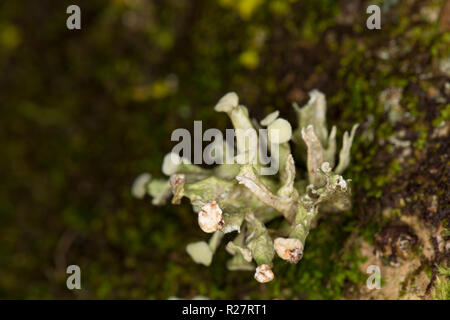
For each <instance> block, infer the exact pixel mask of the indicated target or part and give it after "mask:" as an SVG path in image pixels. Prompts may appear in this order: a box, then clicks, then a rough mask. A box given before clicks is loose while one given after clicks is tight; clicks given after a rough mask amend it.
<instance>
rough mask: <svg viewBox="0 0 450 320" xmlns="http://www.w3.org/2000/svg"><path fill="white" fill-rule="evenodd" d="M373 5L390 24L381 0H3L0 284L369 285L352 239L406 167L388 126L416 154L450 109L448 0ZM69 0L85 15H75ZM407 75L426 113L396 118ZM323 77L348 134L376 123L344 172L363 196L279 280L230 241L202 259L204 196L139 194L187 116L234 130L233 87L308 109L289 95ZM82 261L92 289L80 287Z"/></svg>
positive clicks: (185, 292)
mask: <svg viewBox="0 0 450 320" xmlns="http://www.w3.org/2000/svg"><path fill="white" fill-rule="evenodd" d="M373 3H378V4H379V5H380V6H381V8H382V14H383V18H382V30H368V29H367V28H366V26H365V25H366V18H367V17H368V15H367V14H366V13H365V8H366V7H367V5H368V2H366V1H337V0H314V1H306V0H272V1H269V0H240V1H239V0H216V1H207V0H195V1H194V0H154V1H145V0H113V1H100V0H89V1H88V0H76V1H72V0H71V1H56V0H53V1H51V0H39V1H13V0H5V1H1V2H0V71H1V77H0V147H1V148H0V150H1V151H0V152H1V157H0V177H1V183H0V298H26V299H30V298H44V299H48V298H59V299H66V298H86V299H105V298H122V299H128V298H138V299H155V298H159V299H166V298H168V297H169V296H178V297H182V298H191V297H193V296H195V295H198V294H202V295H205V296H208V297H210V298H218V299H226V298H236V299H242V298H266V299H273V298H286V299H289V298H312V299H321V298H329V299H338V298H353V297H357V294H358V287H359V286H360V285H361V284H362V283H364V281H365V277H366V276H365V275H364V274H363V273H362V272H361V271H360V270H359V268H358V265H359V264H360V263H361V262H362V261H363V260H364V258H363V257H361V255H360V254H359V251H358V248H351V249H348V248H346V249H345V250H344V249H343V247H344V244H345V243H346V241H347V240H348V238H349V237H352V236H354V234H355V233H357V234H358V235H361V236H364V237H365V238H367V239H368V241H370V240H371V239H372V238H373V235H374V233H375V232H377V231H379V230H380V228H381V226H382V225H383V221H382V218H380V217H379V216H380V210H381V209H380V208H379V207H380V206H381V205H380V206H378V207H377V205H378V204H380V203H383V201H385V202H386V201H387V202H389V201H391V202H392V199H391V197H390V196H389V195H388V196H387V197H386V196H385V191H386V188H388V186H389V185H390V184H392V183H395V181H396V180H395V177H397V176H398V175H399V174H401V172H402V166H401V165H400V164H399V163H398V161H397V162H396V159H395V152H393V149H392V148H390V147H389V146H386V145H383V144H379V143H377V141H379V140H380V139H381V140H382V139H385V138H386V137H389V136H390V135H391V134H392V133H393V132H394V131H395V130H397V129H398V128H399V127H398V126H400V127H401V128H403V129H404V130H407V132H409V133H410V135H409V137H410V139H411V140H412V141H414V143H415V144H414V148H415V149H414V151H413V158H414V157H415V159H416V162H415V163H412V164H410V165H411V166H413V165H417V164H418V163H420V159H422V158H421V157H422V155H421V153H420V152H428V151H427V150H428V149H427V148H426V147H424V145H425V146H427V145H428V144H427V141H428V140H427V139H431V138H430V134H428V132H429V131H428V130H431V129H432V128H433V127H434V126H436V125H438V124H440V123H441V122H442V121H447V120H448V117H449V114H450V111H449V110H450V109H449V105H448V100H444V102H442V100H441V102H432V99H431V98H428V97H427V96H426V93H427V92H428V91H427V90H428V89H429V87H430V86H432V87H434V88H437V90H438V91H440V92H441V93H442V95H444V97H446V98H448V95H447V96H445V93H443V92H444V85H445V81H446V80H445V79H446V77H448V74H445V72H446V71H445V70H447V72H448V69H445V68H444V69H442V68H440V66H441V65H442V61H444V62H445V60H443V59H445V58H446V57H448V56H449V48H448V44H449V42H450V36H449V33H448V32H444V31H445V26H444V27H442V25H443V24H442V22H440V21H441V20H440V19H439V14H440V9H441V7H442V4H443V1H395V0H390V1H375V0H374V1H371V2H370V4H373ZM70 4H77V5H79V6H80V8H81V21H82V22H81V25H82V29H81V30H68V29H67V28H66V19H67V17H68V14H66V8H67V6H69V5H70ZM443 28H444V29H443ZM436 70H437V71H436ZM442 70H443V71H442ZM429 73H432V74H433V75H434V76H431V78H430V77H428V78H427V77H422V75H424V74H425V75H426V74H429ZM391 86H395V87H400V88H402V89H403V98H402V99H403V100H402V106H403V108H404V109H403V110H402V112H404V113H406V112H407V113H408V114H410V115H412V117H413V118H412V120H411V121H409V120H408V121H407V122H401V123H400V124H396V125H392V124H391V123H389V122H388V121H387V119H388V113H387V111H386V109H385V108H384V106H383V104H382V103H380V101H379V99H378V97H379V95H380V92H381V91H382V90H384V89H386V88H387V87H391ZM314 88H318V89H319V90H321V91H323V92H325V94H326V95H327V98H328V106H329V111H328V116H329V125H334V124H336V125H338V127H339V128H340V130H339V134H340V135H342V133H343V131H344V130H349V129H350V128H351V125H352V124H353V123H355V122H358V123H360V124H361V129H360V130H361V134H360V135H359V136H358V138H357V139H356V141H355V144H354V147H353V148H354V150H355V152H354V158H353V159H354V160H353V164H352V165H351V168H350V169H349V170H348V171H347V173H346V177H347V178H351V179H353V183H354V189H355V199H356V200H355V207H354V209H353V210H351V211H350V212H346V213H342V214H340V215H336V216H331V217H326V218H324V219H323V221H321V222H320V223H319V226H318V227H317V229H315V230H313V231H312V232H311V236H310V238H309V239H308V242H309V243H308V248H307V249H308V250H306V252H305V257H304V258H303V260H302V261H301V262H300V263H299V265H297V266H291V265H287V264H284V263H281V262H277V263H276V265H275V272H276V274H277V280H276V281H274V282H272V283H270V284H268V285H260V284H258V283H256V282H255V281H254V280H253V279H252V275H251V273H246V272H232V273H231V272H228V271H227V270H226V268H225V261H226V260H227V258H228V256H227V253H226V252H225V250H223V249H224V248H223V246H222V247H221V248H220V249H219V250H218V253H217V254H216V256H215V258H214V261H213V264H212V266H211V267H210V268H206V267H203V266H200V265H196V264H194V263H193V262H192V261H191V259H190V258H189V257H188V256H187V254H186V253H185V245H186V244H187V243H188V242H190V241H196V240H199V239H204V238H206V237H205V234H203V233H202V232H201V231H200V229H199V228H198V227H197V225H196V222H195V221H196V218H195V215H194V214H193V213H192V210H191V208H190V206H189V205H188V204H187V203H183V204H182V205H181V206H172V205H168V206H165V207H154V206H152V205H151V203H150V201H149V199H148V198H146V201H139V200H136V199H133V198H132V197H131V195H130V187H131V184H132V182H133V180H134V178H135V177H136V176H137V175H138V174H140V173H142V172H150V173H152V174H153V176H156V177H161V176H162V173H161V162H162V158H163V156H164V154H165V153H167V152H169V151H170V150H171V148H172V146H173V143H172V142H171V141H170V134H171V132H172V131H173V130H174V129H176V128H179V127H182V128H188V129H192V127H193V121H194V120H203V126H204V128H206V127H215V128H220V129H225V128H227V127H230V124H229V122H228V119H227V118H226V116H225V115H223V114H217V113H214V112H213V106H214V104H215V103H216V102H217V100H218V99H219V98H220V97H221V96H222V95H223V94H225V93H226V92H228V91H236V92H237V93H238V94H239V96H240V97H241V100H242V103H243V104H245V105H246V106H248V108H249V111H250V113H251V115H252V116H253V117H256V118H257V119H262V117H263V116H264V115H265V114H267V113H269V112H271V111H273V110H275V109H279V110H280V111H281V115H282V116H283V117H284V118H287V119H290V120H291V122H292V123H294V124H295V120H294V119H295V117H294V112H293V110H292V108H291V102H292V101H297V102H298V103H300V104H303V103H305V102H306V101H307V100H308V95H307V92H308V91H309V90H311V89H314ZM430 101H431V102H430ZM433 101H434V100H433ZM445 101H447V102H445ZM424 132H425V134H424ZM416 143H417V145H416ZM440 147H441V148H442V147H443V146H442V145H441V146H440ZM433 150H434V149H433ZM444 150H445V149H444ZM416 151H417V153H416ZM447 151H448V150H447ZM407 165H409V164H406V166H407ZM399 179H403V180H402V181H407V180H408V179H410V178H408V174H406V177H404V176H402V177H401V178H399ZM430 183H431V182H430ZM411 192H412V193H414V192H417V190H415V189H414V190H412V191H411ZM429 192H430V193H434V192H435V191H434V189H430V191H429ZM415 201H416V202H414V205H415V206H417V205H421V204H420V203H419V201H421V200H420V199H416V200H415ZM424 201H425V200H424ZM394 202H395V201H394ZM422 205H423V206H426V203H424V204H422ZM439 208H440V207H439ZM443 218H446V219H448V217H447V216H441V217H440V218H439V219H443ZM70 264H77V265H79V266H80V267H81V270H82V277H81V279H82V280H81V283H82V290H74V291H70V290H68V289H67V288H66V286H65V281H66V276H67V275H66V273H65V270H66V267H67V266H68V265H70Z"/></svg>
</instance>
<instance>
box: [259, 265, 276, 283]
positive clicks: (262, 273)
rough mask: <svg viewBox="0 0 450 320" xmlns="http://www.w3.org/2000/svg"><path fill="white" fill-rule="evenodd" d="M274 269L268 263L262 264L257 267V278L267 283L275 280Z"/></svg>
mask: <svg viewBox="0 0 450 320" xmlns="http://www.w3.org/2000/svg"><path fill="white" fill-rule="evenodd" d="M273 277H274V275H273V272H272V269H271V268H270V267H269V265H267V264H262V265H260V266H258V267H257V268H256V271H255V280H256V281H258V282H259V283H266V282H270V281H272V280H273Z"/></svg>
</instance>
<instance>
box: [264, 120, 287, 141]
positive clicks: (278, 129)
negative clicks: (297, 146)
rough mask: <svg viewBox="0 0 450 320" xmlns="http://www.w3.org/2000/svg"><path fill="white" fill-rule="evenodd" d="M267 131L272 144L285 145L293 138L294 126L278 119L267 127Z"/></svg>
mask: <svg viewBox="0 0 450 320" xmlns="http://www.w3.org/2000/svg"><path fill="white" fill-rule="evenodd" d="M267 130H268V137H269V141H270V142H272V143H278V144H280V143H285V142H288V141H289V140H291V138H292V126H291V124H290V123H289V122H288V121H287V120H285V119H283V118H278V119H277V120H275V121H274V122H272V123H271V124H270V125H269V126H268V127H267Z"/></svg>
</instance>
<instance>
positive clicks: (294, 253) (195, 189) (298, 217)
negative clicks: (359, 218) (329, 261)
mask: <svg viewBox="0 0 450 320" xmlns="http://www.w3.org/2000/svg"><path fill="white" fill-rule="evenodd" d="M310 97H311V98H310V100H309V102H308V103H307V105H306V106H304V107H303V108H300V107H298V105H296V104H294V109H295V111H296V114H297V118H298V119H297V120H298V123H299V126H298V128H297V129H296V130H295V131H293V130H292V127H291V124H290V123H289V122H288V121H287V120H285V119H283V118H278V116H279V112H278V111H275V112H273V113H271V114H270V115H268V116H267V117H266V118H264V119H263V120H262V121H261V125H265V126H267V131H264V130H259V131H258V133H256V132H257V131H256V129H260V128H259V125H258V124H257V122H256V121H255V120H253V121H252V120H251V119H250V117H249V114H248V110H247V108H246V107H244V106H242V105H240V104H239V98H238V96H237V94H236V93H234V92H231V93H228V94H226V95H225V96H224V97H223V98H221V99H220V100H219V102H218V103H217V105H216V106H215V110H216V111H218V112H225V113H226V114H227V115H228V116H229V118H230V119H231V122H232V124H233V126H234V129H235V131H236V142H237V143H236V146H237V151H238V155H237V156H236V159H239V161H238V163H237V164H236V163H233V164H230V163H227V162H225V163H224V162H221V163H223V164H220V165H218V166H216V167H215V168H212V169H204V168H202V167H199V166H197V165H194V164H192V163H191V162H190V161H188V160H187V159H183V158H182V157H180V156H178V155H176V154H173V153H169V154H168V155H167V156H166V157H165V158H164V162H163V165H162V171H163V173H164V174H166V175H167V176H169V179H168V180H167V181H162V180H152V179H151V176H150V175H149V174H144V175H140V176H139V177H138V178H137V179H136V181H135V183H134V185H133V188H132V190H133V194H134V195H135V196H136V197H138V198H142V191H143V190H147V194H148V195H150V196H152V197H153V204H154V205H162V204H164V203H165V202H166V200H167V199H168V195H169V194H170V193H171V194H172V203H173V204H179V203H180V201H181V199H182V198H184V197H186V198H188V199H189V200H190V201H191V204H192V207H193V210H194V212H196V213H197V215H198V224H199V226H200V229H201V230H202V231H204V232H205V233H213V236H212V238H211V239H210V241H209V243H206V242H204V241H201V242H195V243H191V244H189V245H188V246H187V253H188V254H189V255H190V256H191V257H192V259H193V260H194V261H195V262H196V263H200V264H203V265H210V264H211V261H212V257H213V254H214V252H215V250H216V249H217V247H218V244H219V242H220V240H221V239H222V236H223V234H225V233H231V232H237V236H236V238H235V240H234V241H230V242H229V243H228V244H227V246H226V248H227V252H228V253H230V254H231V255H232V256H233V258H232V259H231V260H230V261H229V262H228V263H227V267H228V269H229V270H254V271H255V274H254V278H255V279H256V280H257V281H258V282H261V283H266V282H270V281H272V280H273V279H274V277H275V276H274V272H273V271H272V267H273V260H274V258H275V256H276V255H278V256H279V257H280V258H281V259H283V260H285V261H287V262H289V263H292V264H296V263H298V262H299V261H300V260H301V258H302V257H303V252H304V249H305V246H306V239H307V237H308V234H309V232H310V230H311V229H312V225H313V221H314V220H315V219H316V217H317V216H318V214H319V212H320V213H322V214H323V213H326V212H338V211H345V210H348V209H349V208H350V207H351V187H350V180H345V179H344V178H343V176H342V175H341V174H342V173H343V172H344V170H345V169H346V168H347V166H348V165H349V163H350V149H351V145H352V142H353V138H354V136H355V132H356V129H357V127H358V126H357V125H355V126H353V128H352V130H351V133H350V134H349V133H348V132H345V133H344V135H343V142H342V147H341V150H340V152H339V153H338V157H337V147H336V131H337V129H336V127H333V128H332V130H331V132H330V133H329V134H328V128H327V125H326V99H325V95H324V94H323V93H321V92H320V91H318V90H312V91H311V92H310ZM242 130H247V132H248V130H250V132H251V133H252V134H250V135H244V134H243V131H242ZM258 135H259V138H262V140H261V139H258ZM261 135H263V136H261ZM291 139H292V140H293V144H294V145H295V146H297V147H298V149H299V151H300V152H299V154H300V156H299V157H300V159H299V160H301V161H304V162H305V164H306V168H307V171H306V173H305V175H298V174H296V171H297V168H296V165H295V163H294V157H293V154H292V153H291V145H290V143H289V141H290V140H291ZM249 140H250V141H249ZM261 141H264V143H268V145H270V151H271V157H272V158H273V159H274V161H275V163H277V165H278V171H276V172H275V173H274V174H271V175H267V174H264V168H265V165H264V164H263V163H262V162H261V159H260V155H261V153H259V152H257V151H260V149H261V148H262V146H261V144H262V143H261ZM255 148H256V149H257V150H255ZM225 153H227V152H224V154H225ZM251 154H257V156H256V158H255V157H254V156H253V157H252V156H251ZM220 156H222V157H225V155H223V154H221V155H220ZM336 158H338V161H337V159H336ZM222 160H223V159H222ZM169 185H170V188H169V187H168V186H169ZM155 199H156V201H155ZM277 219H279V220H282V223H279V227H278V228H277V229H274V228H271V227H269V226H268V225H269V224H270V223H271V222H272V221H274V220H277Z"/></svg>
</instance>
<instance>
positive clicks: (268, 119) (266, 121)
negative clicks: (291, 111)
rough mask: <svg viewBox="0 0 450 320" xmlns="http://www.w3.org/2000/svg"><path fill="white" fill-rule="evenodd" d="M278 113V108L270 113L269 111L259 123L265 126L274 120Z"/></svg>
mask: <svg viewBox="0 0 450 320" xmlns="http://www.w3.org/2000/svg"><path fill="white" fill-rule="evenodd" d="M279 114H280V111H278V110H277V111H274V112H272V113H269V114H268V115H267V116H266V117H265V118H264V119H262V120H261V122H260V123H261V125H262V126H265V127H267V126H269V125H270V124H271V123H272V122H274V121H275V120H276V119H277V118H278V116H279Z"/></svg>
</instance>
